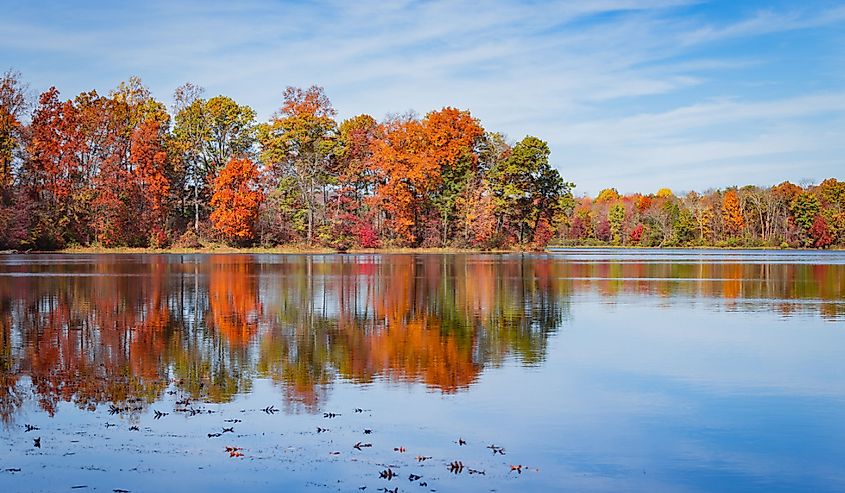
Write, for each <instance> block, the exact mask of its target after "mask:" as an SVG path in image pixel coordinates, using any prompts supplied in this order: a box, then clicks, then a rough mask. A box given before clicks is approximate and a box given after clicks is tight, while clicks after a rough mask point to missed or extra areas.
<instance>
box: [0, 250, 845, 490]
mask: <svg viewBox="0 0 845 493" xmlns="http://www.w3.org/2000/svg"><path fill="white" fill-rule="evenodd" d="M0 383H2V386H0V419H2V424H0V467H2V470H0V491H66V490H71V489H72V488H73V487H79V488H77V489H74V491H95V490H96V491H112V490H114V489H123V490H130V491H132V492H140V491H151V492H153V491H169V490H174V489H177V485H185V484H190V485H191V486H192V487H194V488H196V489H197V490H198V491H231V489H232V488H231V484H232V481H237V482H238V483H239V484H241V485H242V486H241V490H242V491H253V490H254V491H280V490H285V491H378V490H379V489H381V488H387V489H389V490H391V491H392V490H393V489H394V488H396V487H398V488H399V491H429V490H437V491H491V490H496V491H649V492H652V491H766V492H771V491H799V490H800V491H821V492H824V491H843V490H845V472H843V468H842V464H845V253H841V252H840V253H837V252H761V251H729V252H720V251H707V250H692V251H691V250H678V251H671V250H670V251H665V250H663V251H654V250H648V251H638V250H624V251H619V250H581V249H579V250H562V251H557V252H553V253H550V254H543V255H518V254H514V255H103V256H99V255H38V256H35V255H25V256H2V257H0ZM156 413H166V414H159V415H157V414H156ZM31 427H34V428H37V429H31ZM28 429H29V431H27V430H28ZM226 429H231V431H228V430H227V431H224V430H226ZM366 431H369V432H368V433H367V432H366ZM36 438H40V445H41V446H40V447H35V439H36ZM464 441H465V442H466V443H465V444H463V442H464ZM356 444H359V447H358V448H355V445H356ZM227 446H228V447H240V448H242V450H240V451H239V454H243V456H242V457H241V456H236V457H232V456H231V454H230V453H229V452H227V451H226V447H227ZM497 451H499V452H497ZM419 459H424V460H419ZM455 461H458V462H460V464H461V465H463V468H460V467H450V464H453V463H454V462H455ZM512 466H523V467H521V468H518V470H512V469H513V468H512ZM388 468H389V469H390V470H391V471H392V472H394V473H396V474H397V475H398V476H397V477H395V478H392V479H390V480H388V479H384V478H380V477H379V475H380V473H381V472H382V471H385V470H387V469H388ZM453 469H454V470H453ZM416 476H420V478H419V479H415V478H416ZM364 487H366V489H364V490H361V489H360V488H364Z"/></svg>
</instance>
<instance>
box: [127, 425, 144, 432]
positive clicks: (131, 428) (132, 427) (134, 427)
mask: <svg viewBox="0 0 845 493" xmlns="http://www.w3.org/2000/svg"><path fill="white" fill-rule="evenodd" d="M129 431H141V429H140V428H138V427H137V426H130V427H129Z"/></svg>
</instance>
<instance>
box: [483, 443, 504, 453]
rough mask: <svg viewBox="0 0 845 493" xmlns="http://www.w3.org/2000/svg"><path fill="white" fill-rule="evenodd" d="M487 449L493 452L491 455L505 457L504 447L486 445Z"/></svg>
mask: <svg viewBox="0 0 845 493" xmlns="http://www.w3.org/2000/svg"><path fill="white" fill-rule="evenodd" d="M487 448H489V449H490V450H492V451H493V455H496V454H499V455H505V448H504V447H499V446H497V445H488V446H487Z"/></svg>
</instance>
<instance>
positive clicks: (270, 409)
mask: <svg viewBox="0 0 845 493" xmlns="http://www.w3.org/2000/svg"><path fill="white" fill-rule="evenodd" d="M262 411H264V412H265V413H266V414H276V413H277V412H279V410H278V409H276V406H267V407H265V408H264V409H262Z"/></svg>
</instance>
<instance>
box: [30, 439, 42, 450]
mask: <svg viewBox="0 0 845 493" xmlns="http://www.w3.org/2000/svg"><path fill="white" fill-rule="evenodd" d="M32 441H33V445H34V446H35V448H41V437H38V438H35V439H33V440H32Z"/></svg>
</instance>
